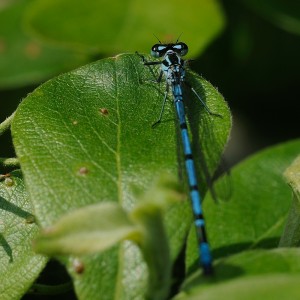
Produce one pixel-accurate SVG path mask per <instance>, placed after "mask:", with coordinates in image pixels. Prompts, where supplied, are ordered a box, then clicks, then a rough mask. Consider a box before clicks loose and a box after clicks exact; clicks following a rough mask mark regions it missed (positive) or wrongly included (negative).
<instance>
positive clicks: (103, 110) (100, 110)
mask: <svg viewBox="0 0 300 300" xmlns="http://www.w3.org/2000/svg"><path fill="white" fill-rule="evenodd" d="M99 112H100V114H101V115H103V116H107V115H108V110H107V108H104V107H103V108H100V109H99Z"/></svg>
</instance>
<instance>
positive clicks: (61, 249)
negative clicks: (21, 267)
mask: <svg viewBox="0 0 300 300" xmlns="http://www.w3.org/2000/svg"><path fill="white" fill-rule="evenodd" d="M99 216H101V218H100V217H99ZM138 234H139V231H138V229H137V228H135V226H134V224H133V223H132V222H130V219H129V218H128V217H127V215H126V213H125V211H124V210H123V209H122V208H121V207H120V206H119V205H117V204H116V203H110V202H103V203H100V204H94V205H89V206H85V207H83V208H80V209H77V210H75V211H73V212H71V213H68V214H66V215H64V216H63V217H62V218H61V219H59V221H58V222H57V223H55V225H54V226H52V227H48V228H46V229H45V230H44V231H43V233H42V235H41V236H40V237H39V238H38V239H37V241H36V242H35V247H34V248H35V250H36V251H38V252H40V253H43V254H48V255H52V256H53V255H58V254H74V255H82V254H88V253H95V252H100V251H102V250H106V249H107V248H109V247H111V246H112V245H114V244H116V243H117V242H120V241H122V240H125V239H133V236H136V235H138Z"/></svg>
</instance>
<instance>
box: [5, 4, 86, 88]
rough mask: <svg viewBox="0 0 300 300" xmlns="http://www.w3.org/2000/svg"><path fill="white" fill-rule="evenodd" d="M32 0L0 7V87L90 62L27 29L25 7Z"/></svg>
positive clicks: (28, 81)
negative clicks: (37, 37) (51, 43)
mask: <svg viewBox="0 0 300 300" xmlns="http://www.w3.org/2000/svg"><path fill="white" fill-rule="evenodd" d="M29 2H30V1H27V0H21V1H16V3H14V4H13V5H12V4H11V6H8V7H6V8H5V9H3V10H0V88H12V87H14V88H15V87H19V86H24V85H26V84H33V83H36V82H40V81H42V80H45V79H47V78H49V77H50V76H53V75H55V74H57V73H59V72H61V71H64V70H67V69H69V68H71V67H74V66H77V65H79V64H82V63H84V62H86V61H87V57H86V56H85V55H82V54H80V53H78V52H76V51H73V50H72V51H70V50H67V49H62V48H55V47H53V46H49V45H47V44H44V43H42V42H40V41H38V40H37V39H35V38H33V37H31V36H29V35H28V34H27V33H26V32H25V31H24V28H23V23H22V21H23V15H24V9H25V8H26V7H27V6H28V3H29Z"/></svg>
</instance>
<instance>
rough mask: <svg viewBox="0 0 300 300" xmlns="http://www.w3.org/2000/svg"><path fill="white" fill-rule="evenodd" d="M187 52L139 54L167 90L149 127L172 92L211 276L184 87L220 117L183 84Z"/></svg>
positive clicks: (161, 47) (166, 47) (169, 49)
mask: <svg viewBox="0 0 300 300" xmlns="http://www.w3.org/2000/svg"><path fill="white" fill-rule="evenodd" d="M187 52H188V46H187V45H186V44H185V43H182V42H178V40H177V41H176V43H172V44H162V43H159V44H155V45H154V46H153V47H152V49H151V55H152V56H153V57H155V58H162V60H161V61H147V60H146V59H145V58H144V56H142V55H140V54H138V53H137V54H138V55H139V56H140V57H141V58H142V60H143V63H144V65H146V66H153V65H160V67H161V70H160V74H159V76H158V78H157V80H156V81H157V82H161V80H162V77H163V75H164V77H165V80H166V90H165V93H164V98H163V103H162V108H161V111H160V115H159V118H158V120H157V121H156V122H155V123H154V124H153V125H152V126H156V125H157V124H159V123H160V122H161V120H162V116H163V112H164V108H165V104H166V100H167V96H168V92H169V88H171V90H172V95H173V100H174V105H175V109H176V114H177V117H178V121H179V126H180V131H181V138H182V145H183V153H184V159H185V167H186V173H187V178H188V184H189V189H190V198H191V202H192V209H193V214H194V224H195V227H196V232H197V239H198V248H199V259H200V264H201V265H202V268H203V271H204V274H206V275H209V274H212V272H213V268H212V256H211V251H210V247H209V244H208V240H207V235H206V229H205V222H204V217H203V212H202V207H201V196H200V193H199V188H198V181H197V176H196V170H195V163H194V158H193V154H192V148H191V143H190V138H189V134H188V128H187V123H186V115H185V109H184V100H183V85H184V84H185V85H186V86H187V87H189V88H190V90H191V91H192V92H193V93H194V94H195V96H196V97H197V98H198V99H199V100H200V102H201V103H202V105H203V106H204V108H205V109H206V111H207V112H208V113H209V114H211V115H216V116H220V115H218V114H216V113H213V112H212V111H210V109H209V108H208V107H207V105H206V104H205V102H203V101H202V99H201V97H200V96H199V95H198V93H197V92H196V90H195V89H194V88H193V87H192V86H190V85H189V84H188V83H187V82H186V81H185V67H186V63H187V62H186V61H185V60H183V59H182V56H184V55H186V54H187Z"/></svg>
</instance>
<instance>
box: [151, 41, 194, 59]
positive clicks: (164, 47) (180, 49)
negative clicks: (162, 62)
mask: <svg viewBox="0 0 300 300" xmlns="http://www.w3.org/2000/svg"><path fill="white" fill-rule="evenodd" d="M167 51H173V52H176V53H177V54H178V55H180V56H184V55H186V54H187V53H188V51H189V48H188V46H187V44H185V43H182V42H178V43H175V44H155V45H154V46H153V47H152V48H151V55H152V56H153V57H156V58H158V57H162V56H164V55H165V54H166V53H167Z"/></svg>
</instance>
